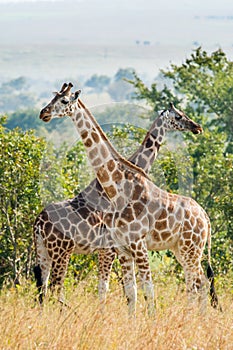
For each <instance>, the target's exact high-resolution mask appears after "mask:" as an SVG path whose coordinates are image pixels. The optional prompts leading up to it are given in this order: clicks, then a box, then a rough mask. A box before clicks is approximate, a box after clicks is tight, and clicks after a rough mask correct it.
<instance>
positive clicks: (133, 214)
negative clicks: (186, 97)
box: [35, 86, 213, 305]
mask: <svg viewBox="0 0 233 350" xmlns="http://www.w3.org/2000/svg"><path fill="white" fill-rule="evenodd" d="M76 97H78V96H77V93H76V94H75V95H74V97H73V96H72V95H71V93H70V86H69V87H68V88H67V87H66V88H65V89H64V88H63V89H62V90H61V91H60V93H58V94H57V95H56V96H55V98H54V99H53V100H52V101H51V102H50V103H49V104H48V106H47V107H45V108H44V109H43V110H42V111H41V118H42V119H43V120H45V121H48V120H49V119H51V118H52V117H54V115H57V116H60V117H62V116H64V115H70V116H71V117H72V119H73V120H74V122H75V123H76V119H75V118H74V116H73V114H74V115H76V114H75V113H74V111H76V113H77V114H78V115H79V118H78V124H80V123H79V122H80V120H82V123H81V125H79V126H78V128H82V126H83V124H85V122H86V120H85V118H84V117H83V113H81V112H80V109H79V107H77V104H75V99H76ZM69 104H70V106H68V105H69ZM65 105H66V107H64V106H65ZM71 105H72V107H73V106H75V108H72V107H71ZM79 105H80V102H79ZM55 106H56V108H55ZM67 107H69V108H68V109H67ZM73 109H74V111H73ZM55 110H56V111H55ZM77 110H78V112H77ZM173 113H174V112H173ZM178 117H179V118H180V119H181V115H179V116H178ZM83 118H84V120H83ZM95 127H96V122H94V124H93V125H92V126H90V123H88V124H87V125H85V128H89V130H92V128H94V130H95V131H94V134H93V135H92V138H91V140H90V133H91V131H89V137H87V135H86V133H85V132H86V130H83V133H84V134H85V136H83V139H84V144H85V145H86V147H87V149H88V148H91V150H89V151H90V152H91V151H93V147H91V146H92V145H93V137H94V135H95V137H94V141H95V142H96V140H95V139H96V138H97V137H96V131H100V134H99V135H98V142H97V144H99V141H100V139H99V137H103V139H102V140H103V141H104V142H107V145H108V146H109V143H108V140H107V139H106V137H105V135H104V134H101V130H100V129H95ZM197 130H198V129H196V131H197ZM199 131H200V127H199ZM92 133H93V130H92ZM81 136H82V131H81ZM160 136H161V135H160ZM152 139H153V137H152ZM148 140H149V139H148ZM90 141H91V142H90ZM150 142H151V141H150ZM95 146H96V145H95ZM94 149H96V148H94ZM109 149H110V151H111V152H110V153H113V154H114V156H115V157H116V158H114V157H112V158H111V159H109V158H107V160H106V164H104V165H102V166H101V165H100V163H101V162H100V161H99V160H98V162H96V163H98V166H97V165H95V164H94V166H93V167H94V168H95V167H96V168H95V170H96V173H97V176H98V177H99V180H100V181H101V184H102V185H103V187H104V190H105V191H106V193H107V194H108V196H109V199H110V200H112V202H113V203H114V200H115V203H114V205H113V206H112V207H111V208H110V209H108V213H106V214H105V213H104V214H103V222H104V223H105V225H106V226H108V233H107V235H105V237H104V238H105V242H106V236H107V238H108V239H109V240H108V243H110V244H112V245H113V246H114V248H115V249H116V250H117V251H118V253H119V254H120V258H121V259H120V260H121V263H123V266H124V267H125V276H124V278H125V282H127V279H128V281H129V282H130V283H129V284H128V286H127V284H126V287H128V288H126V295H128V297H129V299H130V302H131V304H132V305H134V303H135V300H136V297H135V280H134V273H133V259H135V261H136V262H137V264H138V266H139V271H140V274H141V278H142V280H143V282H144V286H145V287H148V288H145V289H146V292H147V293H146V294H147V296H149V297H150V301H151V300H152V296H153V292H152V291H151V278H150V271H149V265H148V257H147V254H146V247H145V241H144V235H145V233H146V232H149V231H152V230H153V231H152V232H153V234H152V236H153V237H154V238H155V242H156V243H157V247H158V248H155V249H166V248H167V247H166V246H168V248H173V251H174V250H176V256H177V257H178V258H179V261H180V262H181V263H182V265H183V267H184V269H185V275H186V283H187V287H191V288H190V289H189V292H195V291H196V289H201V287H203V285H204V284H205V277H204V273H203V270H202V268H201V265H200V257H201V255H202V251H203V248H204V245H205V242H206V239H207V236H208V237H210V232H208V222H206V221H208V220H207V217H206V214H205V213H204V211H203V209H202V208H200V206H198V204H197V203H196V202H194V201H193V200H192V199H190V198H186V197H182V196H177V195H171V194H168V193H166V192H164V191H162V190H160V189H158V188H157V187H156V186H155V185H154V184H152V183H151V181H150V180H149V179H148V178H147V177H146V175H145V173H143V172H142V171H140V170H139V169H137V168H135V167H133V166H132V165H130V166H129V164H128V163H127V162H126V161H125V160H123V159H122V158H120V157H119V155H118V154H117V153H116V151H115V150H114V149H113V148H112V147H111V146H110V148H109ZM95 152H96V151H95ZM97 153H98V152H97ZM105 153H106V150H105ZM105 155H106V154H105ZM89 156H90V155H89ZM108 157H109V155H108ZM90 158H91V157H90ZM116 159H117V161H118V162H119V160H120V161H121V163H120V165H119V163H118V164H117V165H118V167H117V168H116ZM92 161H93V159H92ZM92 165H93V162H92ZM97 167H98V168H97ZM112 170H114V171H113V172H112ZM135 170H136V172H135ZM106 177H107V183H106V181H105V180H106ZM113 178H114V179H113ZM110 180H111V181H110ZM114 181H116V183H115V182H114ZM121 182H123V185H124V186H123V191H122V187H120V186H119V187H120V191H119V189H118V188H117V185H119V183H121ZM125 183H127V186H126V185H125ZM129 186H131V188H130V189H129V190H128V187H129ZM117 191H118V193H117ZM122 192H123V193H122ZM125 192H128V197H127V200H125ZM129 198H130V201H128V199H129ZM155 198H156V200H155ZM113 199H114V200H113ZM119 210H121V212H119ZM196 214H198V217H197V219H199V222H201V225H199V226H200V227H198V223H197V222H196V220H193V216H195V215H196ZM189 219H190V220H189ZM165 221H166V225H167V226H166V225H165ZM158 224H159V225H160V228H159V227H158ZM50 226H51V225H50ZM161 226H162V231H161ZM165 226H166V227H165ZM45 227H46V222H45ZM47 228H48V227H47ZM53 228H54V227H53ZM158 230H160V233H158ZM166 230H167V231H169V232H170V234H169V233H168V232H164V231H166ZM179 231H181V233H179ZM190 231H191V232H190ZM197 231H198V232H197ZM109 232H110V234H109ZM127 232H128V234H127ZM129 232H130V233H129ZM198 234H199V238H198V237H197V236H198ZM179 236H182V237H181V238H182V239H179ZM35 237H36V241H37V245H38V246H39V245H40V243H42V241H43V239H41V238H40V239H38V236H37V234H35ZM197 238H198V239H197ZM60 239H61V238H60ZM63 240H64V241H66V244H65V248H67V245H68V246H69V247H68V249H69V248H70V247H71V246H72V244H70V243H69V244H68V243H67V240H66V239H64V237H63ZM44 241H48V239H47V238H46V239H44ZM52 241H54V235H52ZM197 241H198V242H197ZM38 243H39V244H38ZM85 243H86V242H85ZM119 243H120V245H121V247H119ZM149 243H150V244H151V242H150V240H149ZM51 245H52V244H51ZM61 245H62V244H61V242H60V246H61ZM84 245H85V244H84ZM194 245H195V246H196V248H195V247H194ZM151 246H153V245H151ZM175 246H176V249H175V248H174V247H175ZM126 247H127V248H126ZM154 247H155V245H154V246H153V248H154ZM191 248H192V249H191ZM195 249H196V250H197V251H198V253H199V255H200V257H197V255H198V254H194V255H195V259H196V260H195V259H194V257H193V254H192V261H191V259H188V258H187V257H189V255H191V254H190V253H189V252H190V251H192V253H193V251H195ZM39 250H40V251H39ZM42 250H43V249H41V247H40V249H38V252H39V256H40V255H41V256H43V252H42ZM66 250H67V249H66ZM38 252H37V253H38ZM122 252H123V253H122ZM59 253H60V252H58V251H57V255H59ZM63 253H64V251H63ZM184 253H185V254H184ZM194 253H195V252H194ZM47 255H48V253H47ZM64 255H65V254H63V256H64ZM61 256H62V254H60V255H59V257H61ZM50 258H51V257H50ZM38 260H39V261H40V264H39V265H40V266H42V267H43V259H42V260H41V259H40V258H39V259H38ZM44 260H45V259H44ZM185 260H186V261H185ZM194 260H195V261H194ZM209 260H210V255H209ZM55 265H56V264H55ZM58 265H59V264H58ZM191 265H192V266H191ZM141 270H142V271H141ZM145 271H146V273H145ZM42 272H43V269H42ZM42 275H43V273H42ZM43 277H44V276H43ZM143 278H144V279H143ZM42 280H43V278H42ZM212 297H213V295H212Z"/></svg>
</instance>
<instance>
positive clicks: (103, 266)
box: [98, 249, 116, 303]
mask: <svg viewBox="0 0 233 350" xmlns="http://www.w3.org/2000/svg"><path fill="white" fill-rule="evenodd" d="M115 257H116V253H115V252H114V251H113V250H112V249H100V250H99V251H98V260H99V285H98V291H99V299H100V302H101V303H104V302H105V301H106V294H107V291H108V287H109V279H110V273H111V269H112V264H113V261H114V259H115Z"/></svg>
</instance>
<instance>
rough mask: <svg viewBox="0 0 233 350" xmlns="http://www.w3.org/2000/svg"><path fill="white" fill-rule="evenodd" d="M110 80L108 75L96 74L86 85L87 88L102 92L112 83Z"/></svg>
mask: <svg viewBox="0 0 233 350" xmlns="http://www.w3.org/2000/svg"><path fill="white" fill-rule="evenodd" d="M110 80H111V79H110V78H109V77H108V76H106V75H97V74H94V75H92V76H91V77H90V79H88V80H87V81H86V83H85V85H86V86H88V87H92V88H96V89H97V90H99V92H102V91H103V90H104V88H105V87H107V86H108V85H109V83H110Z"/></svg>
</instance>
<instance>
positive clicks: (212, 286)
mask: <svg viewBox="0 0 233 350" xmlns="http://www.w3.org/2000/svg"><path fill="white" fill-rule="evenodd" d="M207 239H208V240H207V245H208V266H207V278H208V280H209V282H210V290H209V291H210V298H211V299H210V303H211V306H212V307H213V308H215V309H216V308H217V307H219V309H220V311H222V308H221V306H220V305H219V302H218V296H217V293H216V290H215V283H214V271H213V269H212V267H211V225H210V221H209V218H208V238H207Z"/></svg>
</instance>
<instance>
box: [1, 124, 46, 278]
mask: <svg viewBox="0 0 233 350" xmlns="http://www.w3.org/2000/svg"><path fill="white" fill-rule="evenodd" d="M4 122H5V118H1V123H0V152H1V156H0V218H1V219H0V276H1V277H0V285H2V283H3V282H4V280H14V282H15V283H16V284H17V283H19V279H20V276H22V275H24V276H25V277H28V276H29V274H30V268H31V258H32V249H31V248H32V225H33V222H34V219H35V216H36V213H37V212H38V210H39V209H40V197H39V166H40V159H41V155H42V152H43V150H44V145H45V144H44V141H43V140H42V139H38V138H36V137H35V136H34V134H33V132H32V131H28V132H23V131H22V130H20V129H18V128H15V129H13V130H7V129H6V128H5V127H4V126H3V123H4Z"/></svg>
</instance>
